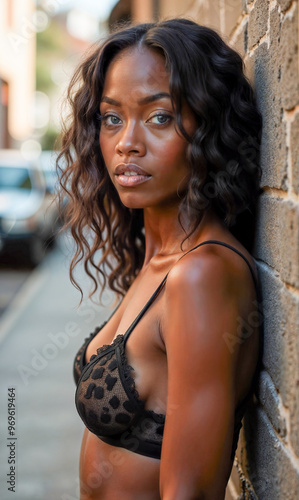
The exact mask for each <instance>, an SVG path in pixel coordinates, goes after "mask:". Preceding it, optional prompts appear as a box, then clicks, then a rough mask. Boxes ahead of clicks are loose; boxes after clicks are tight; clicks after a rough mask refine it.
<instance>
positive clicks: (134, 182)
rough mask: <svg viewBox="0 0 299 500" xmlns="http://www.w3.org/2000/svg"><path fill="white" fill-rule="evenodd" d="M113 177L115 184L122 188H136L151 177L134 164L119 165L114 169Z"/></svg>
mask: <svg viewBox="0 0 299 500" xmlns="http://www.w3.org/2000/svg"><path fill="white" fill-rule="evenodd" d="M114 175H115V178H116V182H117V183H118V184H119V185H120V186H123V187H132V186H138V185H139V184H142V183H143V182H146V181H148V180H149V179H151V177H152V176H151V175H149V174H147V172H145V170H143V168H141V167H139V165H136V164H135V163H120V164H119V165H117V167H116V168H115V171H114Z"/></svg>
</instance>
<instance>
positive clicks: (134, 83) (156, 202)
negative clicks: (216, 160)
mask: <svg viewBox="0 0 299 500" xmlns="http://www.w3.org/2000/svg"><path fill="white" fill-rule="evenodd" d="M100 113H101V116H102V120H101V130H100V147H101V151H102V154H103V158H104V161H105V164H106V167H107V170H108V173H109V176H110V178H111V180H112V182H113V184H114V186H115V188H116V190H117V192H118V194H119V197H120V199H121V201H122V203H123V204H124V205H125V206H127V207H128V208H147V207H157V208H158V207H164V208H165V207H166V206H170V205H173V204H178V203H179V201H180V199H179V196H178V193H180V192H181V191H182V190H183V189H184V188H185V187H186V184H187V182H188V179H189V176H190V168H189V165H188V162H187V158H186V150H187V146H188V143H187V141H186V140H185V139H184V138H182V137H181V136H180V135H179V134H178V133H177V132H176V130H175V119H174V110H173V108H172V104H171V99H170V95H169V75H168V73H167V72H166V70H165V64H164V58H163V56H162V55H160V54H159V53H157V52H155V51H152V50H149V49H146V48H141V49H139V48H137V47H135V48H133V49H132V48H131V49H126V50H124V51H122V52H121V53H120V54H119V55H118V56H117V57H116V58H115V59H114V60H113V61H112V62H111V64H110V65H109V67H108V70H107V74H106V78H105V84H104V89H103V94H102V99H101V104H100ZM182 118H183V125H184V127H185V129H186V131H187V132H188V133H189V135H192V133H193V131H194V128H195V119H194V118H193V116H192V114H191V112H190V111H189V110H188V109H187V106H185V107H184V108H183V112H182Z"/></svg>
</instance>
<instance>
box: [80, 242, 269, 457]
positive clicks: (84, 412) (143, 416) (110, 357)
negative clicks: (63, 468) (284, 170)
mask: <svg viewBox="0 0 299 500" xmlns="http://www.w3.org/2000/svg"><path fill="white" fill-rule="evenodd" d="M207 243H215V244H219V245H224V246H226V247H228V248H230V249H231V250H233V251H234V252H236V253H238V254H239V255H240V256H241V257H243V259H244V260H245V261H246V262H247V264H248V266H249V269H250V271H251V274H252V277H253V279H254V283H255V287H256V291H257V299H258V303H259V304H261V301H260V290H259V286H258V282H257V280H256V277H255V274H254V272H253V270H252V268H251V266H250V264H249V262H248V260H247V259H246V257H245V256H244V255H243V254H241V253H240V252H239V251H238V250H237V249H235V248H234V247H232V246H230V245H228V244H226V243H223V242H220V241H217V240H208V241H204V242H202V243H200V244H199V245H197V246H196V247H194V248H192V249H191V250H189V252H191V251H193V250H195V249H196V248H198V247H199V246H201V245H204V244H207ZM189 252H187V253H189ZM184 255H186V254H184ZM184 255H183V256H182V257H184ZM182 257H181V258H182ZM167 276H168V274H167V275H166V276H165V277H164V279H163V281H162V282H161V283H160V285H159V286H158V288H157V289H156V290H155V292H154V293H153V295H152V296H151V298H150V299H149V300H148V302H147V303H146V304H145V306H144V307H143V309H142V310H141V312H140V313H139V314H138V316H137V317H136V318H135V320H134V321H133V323H132V324H131V325H130V327H129V328H128V330H127V331H126V332H125V334H124V335H123V334H121V335H118V336H117V337H116V338H115V339H114V341H113V342H112V344H111V345H104V346H102V347H100V348H99V349H97V354H94V355H93V356H91V358H90V361H89V362H88V363H87V362H86V359H85V358H86V350H87V347H88V345H89V343H90V342H91V340H92V339H93V338H94V337H95V336H96V335H98V334H99V331H100V330H101V328H103V326H104V325H105V324H106V323H107V321H109V319H111V317H112V316H113V314H114V313H115V311H114V312H113V314H112V316H110V318H109V319H108V320H107V321H106V322H105V323H103V325H101V326H100V327H97V328H96V329H95V330H94V332H93V333H91V334H90V336H89V337H87V338H86V339H85V342H84V344H83V345H82V347H81V348H80V350H79V351H78V353H77V355H76V357H75V361H74V379H75V382H76V384H77V390H76V395H75V402H76V408H77V410H78V413H79V415H80V417H81V419H82V420H83V422H84V424H85V425H86V427H87V428H88V429H89V430H90V431H91V432H92V433H94V434H96V436H98V437H99V438H100V439H101V440H102V441H104V442H106V443H108V444H110V445H114V446H119V447H122V448H126V449H128V450H130V451H132V452H135V453H139V454H141V455H145V456H149V457H152V458H157V459H159V458H160V456H161V448H162V438H163V430H164V423H165V415H164V414H158V413H155V412H154V411H153V410H148V409H145V402H144V401H141V400H140V398H139V395H138V392H137V390H136V388H135V383H134V379H133V378H132V376H131V373H132V371H133V368H132V367H131V366H130V365H129V364H128V363H127V359H126V355H125V346H126V342H127V340H128V338H129V336H130V335H131V333H132V331H133V330H134V328H135V326H136V325H137V323H138V322H139V321H140V320H141V318H142V316H143V315H144V314H145V313H146V311H147V310H148V309H149V307H150V306H151V304H152V303H153V302H154V300H155V299H156V297H157V296H158V294H159V293H160V291H161V289H162V288H163V286H164V285H165V282H166V279H167ZM99 336H100V334H99ZM251 395H252V394H251V393H249V394H248V395H247V396H246V398H245V399H244V400H243V401H242V403H241V404H239V405H238V407H237V408H236V410H235V425H234V437H233V446H232V454H231V458H232V459H233V457H234V454H235V450H236V447H237V442H238V436H239V431H240V428H241V426H242V424H241V420H242V418H243V415H244V412H245V409H246V405H247V402H248V399H249V398H250V396H251Z"/></svg>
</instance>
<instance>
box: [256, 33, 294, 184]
mask: <svg viewBox="0 0 299 500" xmlns="http://www.w3.org/2000/svg"><path fill="white" fill-rule="evenodd" d="M271 56H272V52H269V51H268V48H267V44H266V43H262V44H261V45H259V46H258V48H257V49H256V50H255V52H254V82H255V90H256V97H257V104H258V107H259V110H260V111H261V113H262V115H263V134H262V141H261V166H262V171H263V175H262V182H261V185H262V186H271V187H276V188H278V189H280V188H284V189H286V188H287V184H286V176H287V148H286V144H285V141H286V125H285V123H283V121H282V118H283V108H282V105H281V96H280V94H279V92H278V91H277V84H276V82H275V80H277V75H276V74H275V72H273V60H272V59H273V58H272V57H271ZM274 67H275V66H274Z"/></svg>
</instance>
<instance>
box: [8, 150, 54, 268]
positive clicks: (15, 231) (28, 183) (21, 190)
mask: <svg viewBox="0 0 299 500" xmlns="http://www.w3.org/2000/svg"><path fill="white" fill-rule="evenodd" d="M53 198H54V194H53V192H52V190H51V189H49V187H47V183H46V178H45V175H44V173H43V170H42V168H41V165H40V162H38V161H33V160H27V159H25V158H24V157H23V155H22V154H21V152H20V151H16V150H0V250H1V251H3V250H5V249H7V250H9V248H11V247H18V249H19V250H21V253H22V254H23V255H25V256H26V257H27V259H28V260H29V262H30V263H31V264H33V265H36V264H38V263H39V262H40V261H41V259H42V258H43V256H44V253H45V247H46V245H48V244H49V243H52V242H53V241H54V239H55V235H56V230H57V223H58V209H57V205H56V203H55V202H53Z"/></svg>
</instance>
